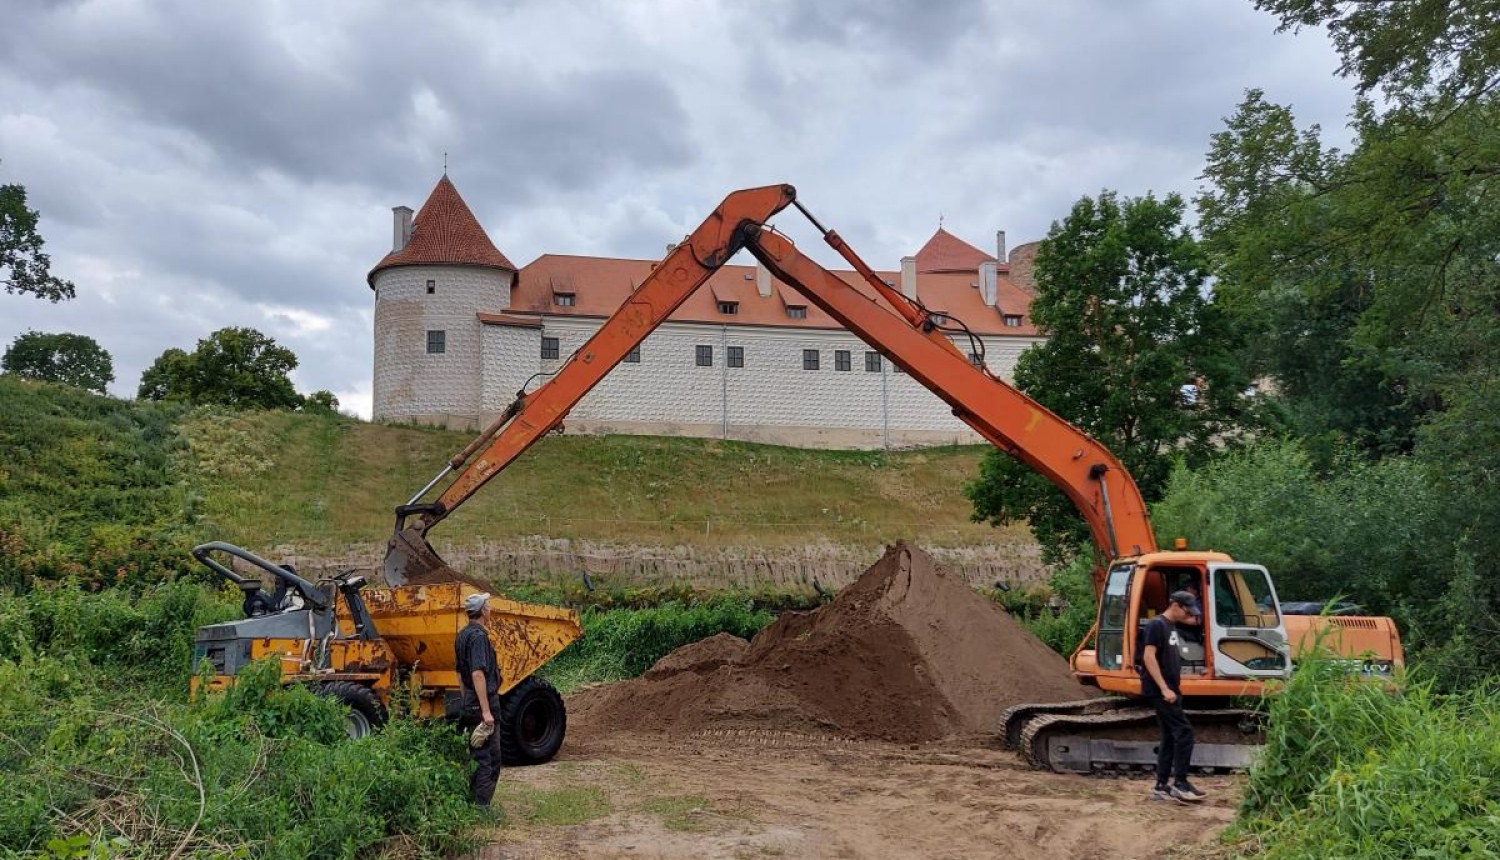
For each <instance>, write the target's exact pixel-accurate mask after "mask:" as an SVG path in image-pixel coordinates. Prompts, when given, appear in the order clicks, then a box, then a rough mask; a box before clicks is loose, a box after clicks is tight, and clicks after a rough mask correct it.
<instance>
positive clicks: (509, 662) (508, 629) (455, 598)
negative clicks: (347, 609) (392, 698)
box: [363, 582, 583, 693]
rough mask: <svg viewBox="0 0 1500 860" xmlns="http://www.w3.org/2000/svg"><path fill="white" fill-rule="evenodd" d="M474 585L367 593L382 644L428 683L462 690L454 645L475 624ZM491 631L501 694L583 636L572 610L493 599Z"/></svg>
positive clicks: (433, 585)
mask: <svg viewBox="0 0 1500 860" xmlns="http://www.w3.org/2000/svg"><path fill="white" fill-rule="evenodd" d="M478 591H479V589H478V588H476V587H475V586H474V585H472V584H470V583H468V582H438V583H430V584H425V585H406V586H402V587H400V588H392V589H369V590H367V591H365V592H364V593H363V597H364V600H365V605H366V607H367V608H368V609H369V611H370V618H371V620H373V621H374V622H375V629H376V630H377V631H378V632H379V634H380V638H382V639H384V640H385V642H386V644H387V645H388V646H389V647H390V649H391V652H392V654H394V655H395V657H396V659H397V661H398V662H399V663H400V664H401V665H404V666H413V665H415V666H418V667H420V669H421V673H422V679H423V683H425V684H429V685H432V686H441V687H453V688H457V687H458V686H459V681H458V671H457V666H456V655H455V654H454V651H453V640H454V637H456V636H457V635H458V631H460V630H462V629H463V628H464V626H465V625H467V624H468V623H469V618H468V614H467V613H466V612H464V598H465V597H467V596H469V595H470V594H474V593H476V592H478ZM489 606H490V617H489V618H488V619H487V620H486V623H485V627H486V628H488V630H489V633H490V642H491V644H493V645H494V646H495V658H496V661H497V662H498V663H499V668H500V690H499V692H500V693H505V692H506V691H507V690H509V689H511V688H512V687H514V686H515V685H517V684H519V683H521V682H522V681H523V680H525V679H526V678H527V677H529V676H530V675H531V674H532V673H533V672H535V671H536V670H537V669H540V668H541V667H542V666H543V665H544V664H545V663H546V662H547V661H549V660H551V659H552V658H553V657H556V656H557V655H558V654H559V653H560V652H561V651H562V650H563V649H564V648H566V647H568V646H569V645H570V644H572V643H573V642H574V641H575V640H577V639H578V638H579V637H580V636H582V635H583V625H582V624H581V623H580V620H579V617H578V613H577V612H575V611H574V610H572V609H563V608H561V607H557V606H544V605H541V604H536V603H521V602H520V601H516V600H509V599H507V598H504V597H491V598H490V600H489Z"/></svg>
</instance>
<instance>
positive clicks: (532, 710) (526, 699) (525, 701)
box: [496, 678, 568, 765]
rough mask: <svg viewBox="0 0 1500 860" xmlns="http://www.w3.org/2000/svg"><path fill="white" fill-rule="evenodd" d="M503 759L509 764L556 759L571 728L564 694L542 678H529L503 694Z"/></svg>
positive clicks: (501, 745) (499, 717) (501, 732)
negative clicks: (559, 692) (564, 703)
mask: <svg viewBox="0 0 1500 860" xmlns="http://www.w3.org/2000/svg"><path fill="white" fill-rule="evenodd" d="M498 721H499V725H498V726H497V727H496V728H498V729H499V730H500V731H499V734H500V760H501V761H502V762H504V763H505V764H507V765H515V764H542V763H543V762H548V761H551V760H552V757H553V756H555V755H557V751H558V749H559V748H561V747H562V742H563V735H564V734H566V733H567V731H568V712H567V710H566V709H565V708H564V707H563V700H562V696H561V695H559V694H558V692H557V689H556V688H555V687H553V686H552V685H551V684H549V683H547V682H546V681H543V680H542V679H541V678H527V679H526V680H524V681H522V682H521V683H519V684H517V685H516V686H515V688H514V689H512V690H511V691H510V692H509V693H506V694H505V695H503V696H501V697H500V713H499V715H498Z"/></svg>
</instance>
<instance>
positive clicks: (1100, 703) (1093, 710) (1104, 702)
mask: <svg viewBox="0 0 1500 860" xmlns="http://www.w3.org/2000/svg"><path fill="white" fill-rule="evenodd" d="M1129 701H1130V700H1129V699H1126V698H1124V697H1123V696H1105V697H1102V698H1097V699H1079V700H1078V701H1076V702H1028V703H1024V704H1020V705H1012V706H1010V707H1009V708H1006V709H1005V713H1003V714H1001V715H1000V726H1001V731H1002V732H1003V733H1002V734H1001V736H1000V743H1001V745H1002V746H1004V747H1005V748H1006V749H1009V750H1013V749H1019V748H1020V745H1021V732H1022V731H1023V730H1025V728H1026V724H1027V723H1029V722H1031V720H1032V719H1033V718H1035V717H1038V716H1042V715H1044V714H1097V713H1102V712H1104V711H1112V710H1115V709H1117V708H1122V707H1125V706H1127V705H1128V704H1129Z"/></svg>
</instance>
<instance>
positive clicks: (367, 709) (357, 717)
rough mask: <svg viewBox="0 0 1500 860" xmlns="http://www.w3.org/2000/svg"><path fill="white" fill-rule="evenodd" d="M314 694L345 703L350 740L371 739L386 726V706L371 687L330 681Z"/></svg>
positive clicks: (345, 717) (345, 721) (346, 723)
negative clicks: (379, 729)
mask: <svg viewBox="0 0 1500 860" xmlns="http://www.w3.org/2000/svg"><path fill="white" fill-rule="evenodd" d="M314 692H316V693H317V694H318V695H320V696H327V697H329V698H330V699H338V700H339V701H340V702H342V703H343V705H344V707H345V709H346V710H345V712H344V730H345V731H347V732H348V733H349V739H350V740H356V741H357V740H359V739H360V738H364V737H369V736H370V735H372V734H374V732H375V730H376V729H378V728H380V727H381V726H383V725H385V706H384V705H382V704H380V697H379V696H376V695H375V691H374V690H372V689H370V688H369V687H366V686H364V685H362V684H355V683H352V682H350V681H329V682H328V683H326V684H321V685H319V686H318V688H317V689H316V690H314Z"/></svg>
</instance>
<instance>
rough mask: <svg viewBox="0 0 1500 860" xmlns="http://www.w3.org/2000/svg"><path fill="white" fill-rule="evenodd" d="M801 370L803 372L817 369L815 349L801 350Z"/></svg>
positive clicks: (816, 352)
mask: <svg viewBox="0 0 1500 860" xmlns="http://www.w3.org/2000/svg"><path fill="white" fill-rule="evenodd" d="M802 369H803V370H817V369H818V351H817V350H816V349H804V350H802Z"/></svg>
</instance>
